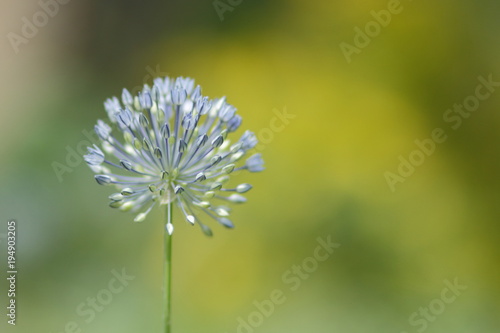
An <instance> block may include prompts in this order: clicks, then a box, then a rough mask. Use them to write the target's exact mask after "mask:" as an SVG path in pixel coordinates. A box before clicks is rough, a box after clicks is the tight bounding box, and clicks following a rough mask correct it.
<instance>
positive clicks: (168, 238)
mask: <svg viewBox="0 0 500 333" xmlns="http://www.w3.org/2000/svg"><path fill="white" fill-rule="evenodd" d="M166 215H167V216H166V220H167V223H166V224H165V226H164V241H163V243H164V258H165V259H164V271H163V283H164V285H163V304H164V307H165V309H164V314H163V318H164V332H165V333H171V318H172V316H171V315H172V307H171V299H172V233H171V232H169V230H170V228H169V226H172V215H173V212H172V202H170V203H168V204H167V211H166Z"/></svg>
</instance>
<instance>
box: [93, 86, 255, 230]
mask: <svg viewBox="0 0 500 333" xmlns="http://www.w3.org/2000/svg"><path fill="white" fill-rule="evenodd" d="M104 107H105V109H106V112H107V114H108V118H109V121H110V122H111V125H112V126H110V125H108V124H107V123H106V122H104V121H102V120H98V122H97V125H96V126H95V131H96V133H97V135H98V137H99V139H100V140H101V142H102V150H101V149H100V148H99V147H97V146H96V145H94V147H92V148H91V147H89V148H88V154H87V155H85V156H84V158H85V161H86V162H87V164H88V165H89V166H90V168H91V169H92V170H93V171H94V172H95V173H96V176H95V179H96V181H97V183H98V184H100V185H114V186H115V187H116V188H118V192H116V193H114V194H112V195H110V196H109V199H110V200H111V202H110V206H111V207H113V208H118V209H120V210H122V211H129V210H130V211H133V212H138V214H137V215H136V217H135V219H134V221H136V222H142V221H144V219H145V218H146V216H147V214H148V213H149V212H150V211H151V209H152V208H153V207H154V206H155V205H165V204H170V203H174V204H175V205H177V206H178V207H179V208H180V210H181V211H182V213H183V215H184V218H185V219H186V221H187V222H189V223H191V224H198V225H200V226H201V228H202V230H203V231H204V232H205V233H206V234H209V235H211V230H210V228H209V227H208V226H206V225H205V224H203V223H202V221H201V218H202V217H203V215H205V217H209V218H212V219H215V220H217V221H218V222H219V223H220V224H222V225H223V226H225V227H228V228H232V227H233V223H232V222H231V221H230V220H229V219H228V218H227V217H228V216H229V212H230V208H229V207H227V206H226V205H224V204H225V203H242V202H245V201H246V198H245V197H244V196H242V195H241V193H245V192H247V191H249V190H250V189H251V188H252V186H251V185H250V184H245V183H244V184H240V185H238V186H236V187H229V188H227V187H226V184H227V182H228V181H229V179H230V175H231V173H233V172H234V171H238V170H248V171H250V172H258V171H262V170H263V169H264V168H263V161H262V158H261V156H260V154H255V155H253V156H251V157H249V158H248V159H247V160H246V162H245V163H243V165H241V166H239V167H238V166H237V164H238V162H239V161H240V160H241V159H243V158H244V157H245V155H246V154H247V152H248V151H249V150H251V149H252V148H254V147H255V145H256V144H257V142H258V141H257V138H256V137H255V135H254V134H253V133H252V132H250V131H246V132H244V133H243V135H242V136H241V138H240V139H239V140H237V141H235V142H234V143H232V142H231V141H230V139H229V138H228V134H229V133H231V132H234V131H236V130H237V129H238V128H239V126H240V125H241V122H242V118H241V117H240V116H239V115H237V114H236V108H235V107H233V106H232V105H229V104H227V103H226V100H225V98H224V97H223V98H219V99H215V100H210V99H209V98H207V97H204V96H202V95H201V88H200V86H196V87H195V84H194V80H192V79H190V78H182V77H180V78H177V79H170V78H168V77H167V78H164V79H162V78H158V79H155V80H154V85H153V87H149V86H147V85H145V86H144V89H143V90H142V91H141V92H140V93H139V94H138V95H137V96H133V95H132V94H131V93H130V92H129V91H128V90H127V89H124V90H123V93H122V97H121V101H120V100H119V99H118V98H116V97H113V98H110V99H108V100H106V102H105V103H104ZM113 127H114V129H116V130H118V132H120V134H121V135H120V136H122V137H123V140H120V139H119V138H118V136H117V135H115V134H113V133H112V132H113ZM221 203H222V204H221ZM167 230H169V232H170V233H171V232H172V231H173V226H172V225H169V226H167Z"/></svg>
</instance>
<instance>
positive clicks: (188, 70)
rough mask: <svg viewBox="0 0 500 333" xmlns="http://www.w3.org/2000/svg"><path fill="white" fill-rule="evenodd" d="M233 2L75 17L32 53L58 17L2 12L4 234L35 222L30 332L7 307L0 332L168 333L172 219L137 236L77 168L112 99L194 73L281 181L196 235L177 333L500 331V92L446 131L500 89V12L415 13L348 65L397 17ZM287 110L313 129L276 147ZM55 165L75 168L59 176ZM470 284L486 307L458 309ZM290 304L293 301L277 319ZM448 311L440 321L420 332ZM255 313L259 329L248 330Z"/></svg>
mask: <svg viewBox="0 0 500 333" xmlns="http://www.w3.org/2000/svg"><path fill="white" fill-rule="evenodd" d="M47 2H48V0H46V1H42V3H47ZM232 3H233V5H231V4H230V2H229V0H222V1H220V2H217V3H216V4H218V5H219V6H223V4H225V5H226V6H228V7H225V8H226V11H224V12H223V13H222V12H219V13H218V12H217V10H216V9H215V8H214V3H213V2H212V1H194V0H189V1H186V0H184V1H180V0H177V1H161V2H160V1H149V2H137V1H123V0H122V1H118V0H109V1H97V0H92V1H70V2H68V3H67V4H60V6H59V9H58V12H57V13H56V14H55V15H54V16H53V17H50V18H49V19H48V22H46V24H44V25H42V26H41V27H40V28H38V31H37V33H36V34H35V35H34V36H32V37H31V38H27V39H26V40H25V43H24V42H23V43H21V44H19V45H18V47H17V48H18V52H17V53H16V52H15V50H14V48H13V47H12V44H11V41H10V38H9V34H10V33H15V34H18V35H21V34H22V26H23V24H24V23H23V21H22V19H23V17H26V18H27V19H28V20H32V18H33V15H35V14H36V13H38V12H40V11H41V10H42V7H41V4H40V3H39V2H37V1H34V0H30V1H23V2H17V1H14V0H3V1H2V2H1V4H0V13H1V18H2V19H1V20H0V22H1V23H0V26H1V35H2V36H5V37H4V38H2V48H1V55H0V59H1V61H0V69H1V83H0V84H1V89H0V99H1V101H2V102H1V103H2V108H1V112H2V117H1V121H0V138H1V142H2V144H1V145H0V159H1V165H2V167H1V168H2V172H1V173H0V182H1V183H0V184H1V188H0V212H1V216H0V218H1V221H2V224H1V227H0V237H1V236H2V234H5V232H6V222H7V221H8V219H16V220H17V222H18V255H17V260H18V265H19V274H18V296H17V299H18V318H17V325H16V326H15V327H12V326H10V325H7V323H6V317H5V315H4V312H5V310H3V311H2V318H3V319H2V321H1V323H0V331H1V332H23V333H25V332H26V333H31V332H47V333H60V332H65V326H66V325H67V323H69V322H75V323H77V325H78V327H79V329H81V332H92V333H101V332H161V323H162V320H161V316H162V300H161V299H162V297H161V292H160V288H161V284H162V232H163V229H162V216H163V215H162V212H160V211H156V212H155V213H154V214H153V215H150V216H149V217H148V219H147V221H146V222H145V223H142V224H136V223H133V222H132V220H133V215H130V214H125V213H121V212H117V211H115V210H112V209H109V208H108V205H107V196H108V195H109V194H110V193H111V192H110V191H111V190H109V189H106V188H102V187H99V186H98V185H97V184H96V183H95V181H94V180H93V176H92V172H91V171H90V170H89V168H88V167H87V166H86V165H85V164H84V163H82V162H81V160H76V161H71V162H70V163H71V165H69V164H68V161H66V159H67V158H68V156H69V155H70V154H71V153H70V152H71V151H79V150H80V151H83V148H84V146H85V144H86V143H85V142H84V141H86V140H87V137H86V136H85V134H84V131H91V130H92V128H93V125H94V124H95V122H96V120H97V119H98V118H105V116H106V115H105V111H104V108H103V106H102V102H103V101H104V100H105V98H107V97H111V96H114V95H119V94H120V93H121V89H122V88H123V87H127V88H129V89H134V87H135V89H138V87H140V86H141V85H143V84H144V83H150V82H151V81H152V78H153V76H164V75H170V76H174V77H175V76H180V75H182V76H190V77H193V78H195V79H196V81H197V83H199V84H201V85H202V87H203V92H204V94H205V95H208V96H211V97H218V96H222V95H226V96H228V101H229V102H230V103H231V104H233V105H235V106H236V107H237V108H238V110H239V113H240V114H241V115H242V116H243V118H244V124H243V126H242V127H244V128H248V129H251V130H253V131H255V132H256V133H257V134H258V135H261V136H263V137H264V138H267V139H266V140H264V141H266V142H267V143H266V144H265V145H262V146H260V150H261V151H262V153H263V156H264V159H265V162H266V168H267V169H266V171H265V172H263V173H261V174H249V175H243V174H242V175H241V176H239V178H238V179H239V180H240V181H243V182H249V183H251V184H253V185H254V190H252V191H251V192H250V193H249V195H248V197H249V202H248V203H247V204H245V205H242V206H239V207H237V209H235V210H234V215H233V220H234V221H235V224H236V228H235V229H234V230H226V229H224V228H222V227H217V226H214V233H215V235H214V237H213V238H207V237H205V236H204V235H202V233H201V232H200V231H199V229H198V228H196V229H192V228H190V227H189V226H187V225H185V223H184V222H182V221H180V220H179V221H178V223H177V228H176V232H175V234H174V236H175V239H174V296H173V306H174V309H173V314H174V319H173V320H174V324H173V325H174V332H204V333H212V332H213V333H215V332H220V333H224V332H226V333H232V332H240V333H250V332H259V333H266V332H287V333H295V332H297V333H299V332H300V333H302V332H325V333H326V332H328V333H331V332H384V333H386V332H395V333H399V332H403V331H405V332H423V331H425V332H454V333H458V332H484V333H490V332H499V331H500V317H499V316H498V314H499V312H500V302H499V297H500V284H499V281H500V276H499V273H500V269H499V265H498V264H499V259H500V235H499V231H500V227H499V224H498V218H499V213H500V208H499V207H500V205H499V204H498V202H499V199H500V195H499V193H500V177H498V171H499V170H500V150H499V149H498V142H499V140H500V131H499V126H500V116H499V112H498V109H499V106H500V91H498V92H494V93H493V94H492V95H491V96H490V98H488V99H486V100H485V101H481V103H480V106H479V108H478V110H477V111H475V112H473V113H471V115H470V117H468V118H465V119H463V123H462V125H461V126H460V128H458V129H456V130H453V129H452V128H451V126H450V123H447V122H446V121H445V120H444V119H443V115H444V114H445V112H446V110H447V109H449V108H452V107H453V105H454V104H455V103H462V102H463V101H464V100H465V99H466V98H467V97H468V96H471V95H473V94H474V93H475V89H476V86H477V85H478V84H479V81H478V76H483V77H488V75H492V77H493V79H494V80H495V81H500V64H499V62H498V59H499V56H500V47H499V45H500V44H499V42H498V36H499V32H500V20H499V16H500V3H499V2H498V1H493V0H491V1H490V0H481V1H474V2H472V1H456V0H455V1H451V0H442V1H438V2H436V1H430V0H419V1H402V2H401V4H400V6H399V7H398V8H399V9H402V11H401V12H400V13H398V14H393V15H392V19H391V22H390V23H388V24H387V26H385V27H381V28H380V32H379V33H378V32H377V31H376V30H374V31H371V34H372V35H373V37H370V39H371V41H370V42H369V44H368V45H367V46H366V47H363V48H359V50H358V51H359V52H358V53H353V54H352V55H351V59H350V60H351V61H350V62H348V61H347V59H346V57H345V56H344V54H343V52H342V49H341V47H340V45H341V43H349V44H351V45H355V44H354V38H355V35H356V32H355V28H356V27H359V28H361V29H364V28H365V25H366V24H367V23H369V22H370V21H373V20H374V17H373V15H372V14H371V11H372V10H374V11H376V12H377V13H378V12H379V11H380V10H386V9H387V8H388V2H387V1H380V0H377V1H375V0H373V1H372V0H369V1H367V0H363V1H361V0H340V1H331V2H328V1H320V0H311V1H300V0H288V1H284V0H281V1H262V0H259V1H257V0H254V1H250V0H246V1H245V0H243V1H235V0H233V1H232ZM221 4H222V5H221ZM220 8H222V7H220ZM228 8H230V10H229V9H228ZM52 10H54V8H52ZM222 10H223V9H220V11H222ZM219 14H221V15H222V18H223V20H221V16H220V15H219ZM42 23H43V22H42ZM10 36H11V38H12V36H13V35H12V34H11V35H10ZM358 39H359V38H358ZM273 110H275V111H273ZM276 110H277V111H279V112H283V110H286V111H287V112H288V113H289V114H291V115H294V116H295V117H294V118H293V119H290V120H289V123H288V124H287V125H286V126H285V127H284V128H283V130H281V131H274V132H272V138H268V137H266V134H262V133H265V132H266V133H267V135H269V131H268V130H266V128H267V129H268V128H270V126H271V122H272V119H273V118H274V117H275V112H276ZM435 128H442V129H443V130H444V132H445V133H446V135H447V140H446V141H445V142H444V143H441V144H437V146H436V149H435V152H434V153H433V154H432V155H431V156H428V157H427V158H426V159H425V161H424V163H422V165H420V166H418V167H417V168H416V169H415V171H414V173H413V174H412V175H411V176H409V177H408V178H407V179H406V181H405V182H404V183H398V184H396V185H395V191H394V192H393V191H391V188H390V186H388V183H387V182H386V178H385V176H384V174H385V173H386V172H387V171H389V172H393V173H396V172H397V169H398V165H399V163H400V160H399V156H400V155H402V156H403V157H404V158H408V157H409V155H410V154H411V153H412V152H413V151H414V150H415V149H417V146H416V144H415V143H414V141H415V140H416V139H419V140H424V139H426V138H429V137H430V136H431V132H432V131H433V130H434V129H435ZM241 132H242V130H241V129H240V130H239V131H238V133H241ZM259 133H260V134H259ZM261 138H262V137H261ZM82 142H83V143H82ZM54 162H57V163H61V164H63V165H66V166H68V167H69V169H71V170H70V171H67V172H66V173H64V174H63V175H62V176H61V178H60V179H59V178H58V176H57V175H56V173H55V171H54V169H53V163H54ZM60 180H62V181H60ZM177 216H179V215H177ZM328 236H330V237H331V240H332V241H334V242H335V243H338V244H340V247H339V248H338V249H336V250H335V252H334V253H333V254H332V255H331V256H330V257H329V258H328V260H326V261H324V262H321V263H319V265H318V267H317V269H315V270H314V271H313V272H311V273H310V274H309V276H308V278H307V279H304V280H301V281H300V282H301V284H300V288H298V289H297V290H291V289H290V286H291V285H290V284H289V283H287V282H286V281H285V280H283V278H282V277H283V274H285V273H286V272H287V271H288V270H289V269H290V268H291V267H293V265H301V264H302V263H303V260H304V259H306V258H308V257H310V256H312V255H313V253H314V250H315V248H316V246H317V245H318V243H317V240H316V239H317V238H318V237H322V238H324V239H326V238H327V237H328ZM0 242H1V243H0V248H1V249H2V250H1V251H2V252H1V254H0V263H1V264H0V268H1V269H2V276H4V277H5V275H6V273H5V271H6V268H5V262H6V254H5V245H6V244H5V239H2V238H0ZM122 268H125V269H126V272H127V274H129V275H132V276H134V277H135V279H134V280H133V281H130V283H129V285H128V286H127V287H126V288H125V289H124V290H123V292H121V293H118V294H116V295H114V296H113V299H112V301H110V302H109V304H107V305H105V306H103V308H102V309H101V310H102V311H100V312H96V313H95V318H93V319H92V320H89V322H86V319H88V317H84V316H81V315H79V314H78V313H77V312H76V310H77V308H78V307H79V306H80V305H81V304H82V302H84V303H85V302H86V301H87V299H88V297H96V295H97V294H98V293H99V292H100V291H102V290H103V289H106V288H107V286H108V283H109V281H110V280H111V279H112V278H113V274H112V271H113V270H116V271H121V270H122ZM455 279H458V281H459V282H460V284H462V285H465V286H467V289H466V290H464V291H462V293H461V294H460V295H459V296H457V297H456V299H455V300H454V301H453V302H450V303H449V304H446V303H443V302H442V301H440V299H441V295H442V292H444V291H445V288H446V284H445V282H444V281H445V280H448V281H451V282H452V281H453V280H455ZM1 281H2V282H1V284H0V289H1V295H0V302H1V304H2V308H3V309H5V306H6V304H7V296H6V292H5V287H6V282H5V281H6V280H5V278H2V280H1ZM275 289H279V290H281V291H283V292H284V295H285V296H286V301H285V302H283V304H279V305H276V306H275V310H274V312H273V313H272V314H271V315H269V317H266V318H264V320H261V321H262V322H258V320H257V319H259V318H258V315H255V314H253V313H254V312H255V311H257V310H256V306H255V305H254V301H259V302H262V301H263V300H266V299H269V297H270V294H271V292H272V291H273V290H275ZM441 304H445V308H441ZM429 306H431V307H432V306H433V307H434V308H433V309H434V310H432V309H431V312H430V313H431V314H432V311H434V312H438V314H436V315H432V320H431V319H422V318H426V317H424V316H423V315H421V314H419V313H418V314H417V316H415V315H414V313H415V312H419V311H421V308H426V307H429ZM436 309H437V310H436ZM252 314H253V315H252ZM249 316H250V317H252V316H253V317H254V318H253V319H251V320H254V322H255V321H257V322H258V324H259V325H254V326H256V327H251V328H250V329H249V328H248V327H247V328H242V327H238V326H241V324H240V323H239V319H238V318H242V319H243V320H244V321H247V322H248V318H249ZM412 316H413V321H412V320H411V317H412ZM255 318H257V319H255ZM415 320H421V321H419V322H418V324H417V323H416V322H415ZM422 320H423V322H422ZM424 324H425V325H424ZM70 326H71V325H70ZM70 331H71V330H69V331H68V332H70ZM75 332H78V330H75Z"/></svg>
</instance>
